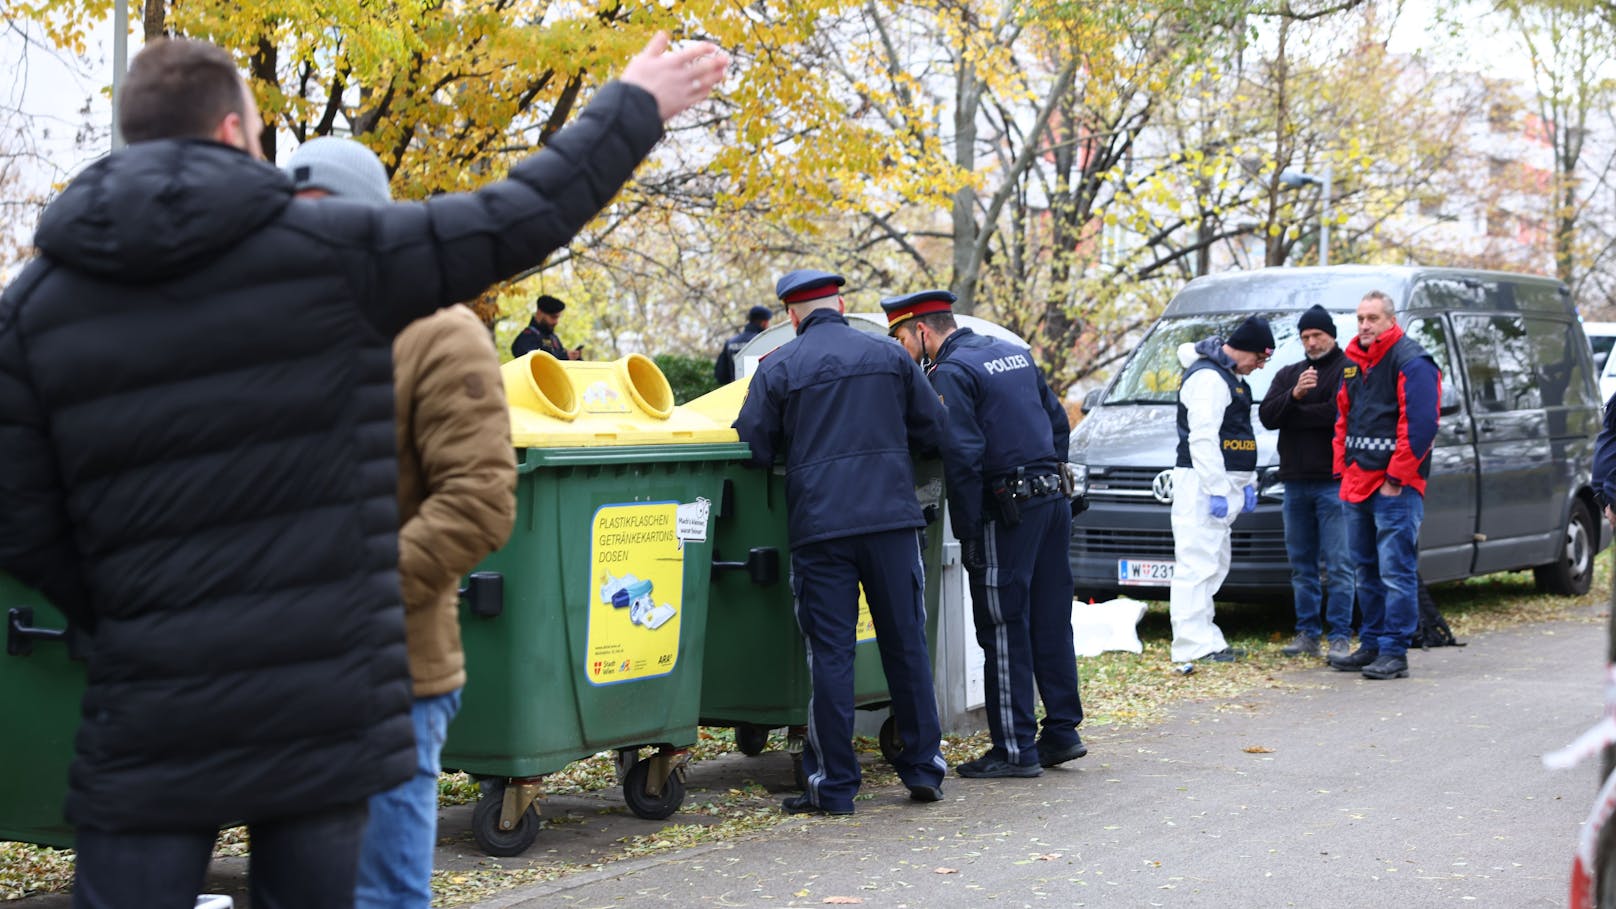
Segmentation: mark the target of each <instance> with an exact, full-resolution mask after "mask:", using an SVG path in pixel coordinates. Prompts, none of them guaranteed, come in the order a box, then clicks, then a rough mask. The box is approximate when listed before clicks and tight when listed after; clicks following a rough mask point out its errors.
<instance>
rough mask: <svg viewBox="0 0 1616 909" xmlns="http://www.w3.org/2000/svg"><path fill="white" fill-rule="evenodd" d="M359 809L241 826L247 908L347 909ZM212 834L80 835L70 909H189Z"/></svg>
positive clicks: (360, 805)
mask: <svg viewBox="0 0 1616 909" xmlns="http://www.w3.org/2000/svg"><path fill="white" fill-rule="evenodd" d="M367 815H368V809H367V807H366V803H365V802H363V801H361V802H356V803H354V804H352V805H345V806H342V807H339V808H334V809H332V810H329V811H325V812H321V813H318V814H303V815H293V816H291V817H284V818H276V819H275V820H272V821H261V822H259V823H255V824H250V825H248V833H249V835H250V837H251V841H252V852H251V859H250V861H251V864H250V866H249V871H248V883H247V889H248V899H249V900H250V901H251V903H252V907H253V909H351V907H352V906H353V904H354V878H355V875H356V873H357V869H358V867H359V844H360V837H361V836H362V835H363V834H364V832H365V820H366V817H367ZM218 834H219V831H217V830H193V831H187V832H178V833H176V832H162V833H155V832H147V833H142V832H121V833H111V832H108V831H105V830H93V829H89V828H82V827H81V828H79V831H78V835H77V837H75V841H74V848H76V849H77V850H78V862H77V866H76V868H75V871H74V875H73V907H74V909H126V907H127V909H169V907H172V909H193V907H194V906H195V905H196V897H197V894H199V893H201V892H202V887H203V884H204V881H205V878H206V875H207V870H208V860H209V859H210V858H211V857H212V855H213V844H214V841H215V839H217V837H218Z"/></svg>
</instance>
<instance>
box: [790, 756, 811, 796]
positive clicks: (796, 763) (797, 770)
mask: <svg viewBox="0 0 1616 909" xmlns="http://www.w3.org/2000/svg"><path fill="white" fill-rule="evenodd" d="M791 782H792V783H793V784H795V785H796V787H797V789H798V790H799V791H801V792H807V791H808V774H806V773H804V772H803V770H802V752H801V751H797V752H793V753H792V755H791Z"/></svg>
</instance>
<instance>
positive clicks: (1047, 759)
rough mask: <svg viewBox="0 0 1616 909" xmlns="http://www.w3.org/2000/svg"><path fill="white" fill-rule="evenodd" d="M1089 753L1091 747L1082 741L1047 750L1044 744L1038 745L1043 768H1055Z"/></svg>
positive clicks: (1040, 763) (1039, 759)
mask: <svg viewBox="0 0 1616 909" xmlns="http://www.w3.org/2000/svg"><path fill="white" fill-rule="evenodd" d="M1088 753H1089V746H1087V745H1085V744H1083V740H1082V739H1078V740H1077V741H1075V742H1073V743H1072V744H1070V745H1061V746H1059V747H1057V748H1045V747H1044V743H1043V742H1039V743H1038V763H1039V765H1040V766H1043V767H1054V766H1056V765H1057V764H1064V763H1066V762H1067V761H1075V760H1077V759H1078V758H1080V757H1083V756H1084V755H1086V754H1088Z"/></svg>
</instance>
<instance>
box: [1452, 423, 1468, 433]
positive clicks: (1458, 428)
mask: <svg viewBox="0 0 1616 909" xmlns="http://www.w3.org/2000/svg"><path fill="white" fill-rule="evenodd" d="M1468 432H1470V428H1469V427H1467V426H1465V425H1464V424H1463V423H1454V424H1453V434H1454V435H1456V436H1462V435H1464V434H1466V433H1468Z"/></svg>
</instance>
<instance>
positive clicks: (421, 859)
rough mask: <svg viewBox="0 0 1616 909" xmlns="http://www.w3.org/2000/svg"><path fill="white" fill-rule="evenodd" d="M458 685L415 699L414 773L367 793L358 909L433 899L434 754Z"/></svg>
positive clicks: (454, 708) (420, 908)
mask: <svg viewBox="0 0 1616 909" xmlns="http://www.w3.org/2000/svg"><path fill="white" fill-rule="evenodd" d="M459 712H460V690H459V689H456V690H454V691H451V692H449V693H448V694H440V695H435V696H433V697H426V698H416V699H415V703H414V704H413V705H412V706H411V707H410V718H411V719H413V720H414V721H415V776H414V777H413V778H411V779H410V780H408V781H406V782H404V783H400V784H399V785H398V786H396V787H394V788H392V789H389V790H387V791H386V792H378V793H376V794H375V795H373V796H371V797H370V823H369V825H368V826H366V827H365V841H364V847H363V848H362V849H361V850H360V853H359V885H358V887H356V888H355V891H354V906H355V907H356V909H406V907H408V909H427V907H428V906H430V905H431V904H432V851H433V848H434V847H436V846H437V842H438V773H439V771H440V770H441V769H442V768H441V767H440V765H439V763H438V757H439V756H440V755H441V754H443V740H444V738H445V737H446V736H447V735H448V733H449V723H450V722H451V721H452V720H453V719H454V718H455V714H456V713H459Z"/></svg>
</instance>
